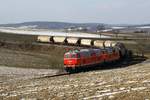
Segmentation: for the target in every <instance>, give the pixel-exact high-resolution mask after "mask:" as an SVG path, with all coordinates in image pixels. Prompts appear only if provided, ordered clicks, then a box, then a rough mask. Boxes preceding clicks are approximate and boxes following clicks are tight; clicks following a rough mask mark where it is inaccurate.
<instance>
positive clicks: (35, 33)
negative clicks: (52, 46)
mask: <svg viewBox="0 0 150 100" xmlns="http://www.w3.org/2000/svg"><path fill="white" fill-rule="evenodd" d="M0 32H6V33H12V34H24V35H48V36H65V37H67V36H68V37H82V38H83V37H86V38H110V37H109V36H104V35H101V36H100V35H97V34H90V33H80V32H73V33H72V32H71V33H67V32H54V31H48V30H45V31H44V30H43V31H41V30H34V31H33V30H18V29H3V28H0Z"/></svg>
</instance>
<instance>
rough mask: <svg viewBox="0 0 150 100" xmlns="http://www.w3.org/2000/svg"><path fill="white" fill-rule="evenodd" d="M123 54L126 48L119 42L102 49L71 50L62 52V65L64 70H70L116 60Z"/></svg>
mask: <svg viewBox="0 0 150 100" xmlns="http://www.w3.org/2000/svg"><path fill="white" fill-rule="evenodd" d="M125 55H126V48H125V47H124V46H123V45H120V44H117V45H116V46H115V47H106V48H104V49H81V50H73V51H69V52H67V53H65V54H64V67H65V70H66V71H72V70H74V69H78V68H86V67H89V66H90V67H91V66H93V65H99V64H103V63H104V62H113V61H117V60H119V59H121V58H122V57H123V56H125Z"/></svg>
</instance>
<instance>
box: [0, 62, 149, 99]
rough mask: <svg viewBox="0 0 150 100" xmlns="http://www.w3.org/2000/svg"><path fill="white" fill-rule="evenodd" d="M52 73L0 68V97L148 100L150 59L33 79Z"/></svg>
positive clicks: (49, 71)
mask: <svg viewBox="0 0 150 100" xmlns="http://www.w3.org/2000/svg"><path fill="white" fill-rule="evenodd" d="M55 72H57V71H52V70H35V69H16V68H8V67H0V99H8V100H18V99H20V100H29V99H30V100H44V99H45V100H67V99H68V100H77V99H79V100H108V99H110V100H150V60H147V61H145V62H143V63H140V64H137V65H132V66H128V67H123V68H116V69H105V70H97V71H90V72H84V73H78V74H71V75H68V76H59V77H53V78H48V77H46V78H38V79H37V78H36V79H35V77H37V76H38V77H42V75H44V76H45V75H50V74H52V73H55ZM24 76H25V77H27V78H24ZM32 76H34V77H32ZM16 77H18V79H15V78H16ZM10 79H11V80H10Z"/></svg>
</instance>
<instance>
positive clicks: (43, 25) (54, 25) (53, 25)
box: [0, 21, 108, 31]
mask: <svg viewBox="0 0 150 100" xmlns="http://www.w3.org/2000/svg"><path fill="white" fill-rule="evenodd" d="M98 25H102V23H67V22H42V21H37V22H24V23H16V24H1V25H0V27H15V28H19V27H33V28H37V29H64V28H69V27H84V28H88V29H89V30H90V31H95V30H96V28H97V26H98ZM103 25H105V26H107V27H108V25H107V24H103Z"/></svg>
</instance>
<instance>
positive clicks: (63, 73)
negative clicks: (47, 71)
mask: <svg viewBox="0 0 150 100" xmlns="http://www.w3.org/2000/svg"><path fill="white" fill-rule="evenodd" d="M70 74H71V73H68V72H61V73H57V74H54V75H46V76H42V77H38V78H35V79H42V78H52V77H58V76H67V75H70Z"/></svg>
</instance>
